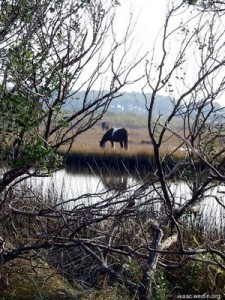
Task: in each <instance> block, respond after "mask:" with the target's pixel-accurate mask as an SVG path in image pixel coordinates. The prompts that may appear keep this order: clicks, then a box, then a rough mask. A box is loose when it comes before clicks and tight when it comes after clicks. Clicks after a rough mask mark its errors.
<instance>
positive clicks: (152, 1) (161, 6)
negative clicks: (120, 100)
mask: <svg viewBox="0 0 225 300" xmlns="http://www.w3.org/2000/svg"><path fill="white" fill-rule="evenodd" d="M120 3H121V5H120V6H119V8H117V14H116V15H117V22H116V24H117V31H118V34H120V33H121V34H122V33H123V32H125V31H126V27H127V24H128V22H129V19H130V14H131V12H132V14H133V19H134V20H136V25H135V29H134V31H133V37H134V43H133V46H132V50H133V51H134V53H136V52H138V53H139V55H141V53H143V54H144V53H146V52H150V51H151V50H152V48H153V44H154V40H155V39H156V37H157V34H158V33H159V31H160V29H161V28H162V26H163V24H164V21H165V14H166V6H167V3H168V0H121V1H120ZM141 68H142V70H139V71H140V73H141V72H142V73H143V65H142V66H141ZM142 86H143V83H136V84H134V85H132V86H127V87H126V88H125V90H127V91H138V92H140V91H141V87H142Z"/></svg>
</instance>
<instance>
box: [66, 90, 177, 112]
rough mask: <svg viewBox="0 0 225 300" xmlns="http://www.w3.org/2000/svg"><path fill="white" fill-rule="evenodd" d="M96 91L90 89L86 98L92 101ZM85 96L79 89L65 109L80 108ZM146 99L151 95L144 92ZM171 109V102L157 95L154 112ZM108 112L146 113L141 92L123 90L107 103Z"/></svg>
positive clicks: (169, 110)
mask: <svg viewBox="0 0 225 300" xmlns="http://www.w3.org/2000/svg"><path fill="white" fill-rule="evenodd" d="M97 95H98V92H97V91H92V92H91V93H90V96H89V98H88V99H87V102H88V100H90V101H92V100H93V99H94V98H95V97H97ZM84 96H85V92H84V91H80V92H78V93H76V95H75V96H74V97H71V98H70V101H69V103H67V104H66V105H65V106H64V108H65V109H66V110H72V109H79V108H81V104H82V99H83V98H84ZM146 96H147V98H148V100H149V99H150V97H151V94H146ZM171 110H172V104H171V101H170V99H169V98H168V97H165V96H157V97H156V102H155V105H154V111H153V113H154V114H157V115H158V114H159V113H160V114H163V115H165V116H166V115H168V114H169V113H170V112H171ZM108 112H112V113H115V112H116V113H135V114H140V115H143V114H147V109H146V103H145V98H144V96H143V95H142V94H141V93H136V92H132V93H127V92H125V93H124V94H123V95H122V96H121V97H118V98H115V99H113V100H112V102H111V104H110V105H109V108H108Z"/></svg>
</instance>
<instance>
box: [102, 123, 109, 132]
mask: <svg viewBox="0 0 225 300" xmlns="http://www.w3.org/2000/svg"><path fill="white" fill-rule="evenodd" d="M110 127H111V126H110V123H109V122H102V130H109V128H110Z"/></svg>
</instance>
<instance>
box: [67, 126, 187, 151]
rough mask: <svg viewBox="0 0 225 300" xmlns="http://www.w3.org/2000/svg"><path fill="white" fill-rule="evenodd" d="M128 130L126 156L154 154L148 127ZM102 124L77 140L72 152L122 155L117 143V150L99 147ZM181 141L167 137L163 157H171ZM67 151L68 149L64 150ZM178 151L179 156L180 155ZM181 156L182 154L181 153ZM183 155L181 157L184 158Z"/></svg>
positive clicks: (107, 145)
mask: <svg viewBox="0 0 225 300" xmlns="http://www.w3.org/2000/svg"><path fill="white" fill-rule="evenodd" d="M127 128H128V131H129V149H128V151H126V155H129V154H143V155H150V154H152V153H153V146H152V145H151V142H150V138H149V134H148V130H147V127H146V128H131V127H130V128H129V127H127ZM104 133H105V132H104V131H102V129H101V126H100V124H97V125H95V126H93V127H92V128H90V129H89V130H87V131H86V132H84V133H82V134H81V135H80V136H78V137H77V138H76V140H75V141H74V144H73V146H72V148H71V152H83V153H101V152H103V151H104V152H105V153H111V152H113V153H114V154H116V153H121V151H124V150H121V149H120V145H119V144H118V143H115V149H112V148H111V144H110V142H107V143H106V147H105V148H104V150H103V149H101V148H100V147H99V141H100V140H101V138H102V136H103V135H104ZM179 144H180V141H179V140H178V139H177V138H176V137H171V136H169V135H168V136H166V137H165V141H164V143H163V144H162V146H161V154H162V155H170V154H171V153H172V152H173V149H174V147H177V146H178V145H179ZM62 150H64V151H65V150H66V148H62ZM178 152H179V151H177V153H176V154H177V155H179V153H178ZM180 154H181V153H180ZM182 155H183V154H182ZM182 155H181V156H182Z"/></svg>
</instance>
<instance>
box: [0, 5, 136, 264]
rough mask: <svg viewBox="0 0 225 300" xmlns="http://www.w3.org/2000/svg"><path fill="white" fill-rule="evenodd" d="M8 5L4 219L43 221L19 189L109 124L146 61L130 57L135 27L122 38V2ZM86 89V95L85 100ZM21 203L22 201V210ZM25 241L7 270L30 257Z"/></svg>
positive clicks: (1, 26)
mask: <svg viewBox="0 0 225 300" xmlns="http://www.w3.org/2000/svg"><path fill="white" fill-rule="evenodd" d="M0 4H1V5H0V66H1V68H0V77H1V82H0V111H1V113H0V162H1V166H0V172H1V176H0V214H1V220H3V219H4V218H6V219H7V217H8V216H9V214H17V215H21V216H23V215H27V216H28V217H29V216H30V217H31V218H32V216H33V217H34V220H35V218H36V216H37V214H39V213H38V211H36V212H35V213H34V214H33V213H32V212H31V211H32V205H34V203H33V204H32V201H31V202H30V203H29V204H28V206H27V211H26V210H25V211H24V209H22V207H23V205H24V204H22V203H21V202H23V200H24V199H25V198H26V199H28V198H29V197H30V192H27V193H25V194H26V196H25V194H24V197H22V196H21V195H22V194H23V192H22V191H21V189H20V187H19V186H18V183H20V182H22V181H23V180H24V179H25V178H27V177H31V176H45V175H49V174H50V173H51V172H53V171H56V170H57V169H58V168H61V167H62V166H63V161H62V157H61V155H59V152H60V151H62V150H63V151H64V152H65V153H66V152H67V151H69V149H70V148H71V146H72V144H73V142H74V140H75V138H76V137H77V136H78V135H79V134H81V133H82V132H84V131H86V130H88V129H89V128H91V127H92V126H93V125H94V124H95V123H96V122H97V121H98V120H100V119H101V118H102V116H103V115H104V113H105V112H106V110H107V108H108V106H109V104H110V102H111V101H112V99H113V98H115V97H119V96H120V95H121V94H120V90H121V88H122V87H124V86H125V85H127V84H130V83H132V82H135V81H136V80H139V78H138V77H137V76H136V77H135V76H134V75H133V73H132V71H133V70H134V69H135V67H136V66H137V65H138V64H139V63H140V62H141V60H142V58H137V59H136V60H133V59H131V60H130V61H129V58H128V57H127V54H128V52H129V50H128V49H130V46H131V41H130V40H129V36H130V32H131V30H132V24H131V21H130V23H129V24H127V30H126V32H124V36H123V37H120V38H118V37H117V36H116V35H115V34H114V19H115V12H116V7H117V5H118V3H117V1H113V0H112V1H101V0H91V1H90V0H75V1H71V0H63V1H61V0H54V1H46V0H40V1H21V0H16V1H15V0H13V1H1V3H0ZM94 88H95V89H97V93H96V92H95V93H92V90H93V89H94ZM81 89H82V90H85V93H84V95H83V97H82V99H77V98H76V94H77V92H78V91H80V90H81ZM68 105H70V106H72V107H73V109H70V111H69V112H68V111H66V109H65V108H66V107H67V106H68ZM15 197H16V198H17V199H21V197H22V199H21V201H20V202H19V203H18V202H17V201H16V203H17V204H15V203H14V202H15ZM31 198H32V197H31ZM24 201H25V200H24ZM13 203H14V204H15V205H16V208H15V206H14V204H13ZM20 203H21V204H20ZM20 205H21V206H20ZM46 218H48V216H46ZM1 228H2V231H1V232H0V235H1V236H2V240H3V241H8V238H9V237H8V236H5V234H6V233H5V232H4V229H3V228H4V225H3V224H2V226H1ZM22 235H23V234H22ZM44 240H45V238H43V236H42V237H40V239H39V240H38V242H37V243H36V242H33V243H30V244H29V247H30V249H35V248H39V247H40V248H43V247H45V243H44ZM21 243H22V244H21V245H23V246H22V247H20V249H19V248H16V245H15V249H14V250H12V249H6V248H4V250H2V251H1V264H4V263H5V262H7V261H8V260H10V259H13V258H15V257H17V256H18V255H20V254H23V253H26V252H27V250H26V247H25V245H26V242H24V243H23V242H22V240H21ZM2 245H3V244H2ZM49 247H51V246H50V245H49Z"/></svg>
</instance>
